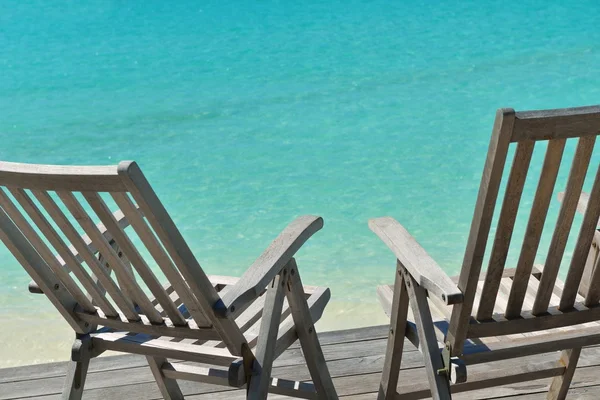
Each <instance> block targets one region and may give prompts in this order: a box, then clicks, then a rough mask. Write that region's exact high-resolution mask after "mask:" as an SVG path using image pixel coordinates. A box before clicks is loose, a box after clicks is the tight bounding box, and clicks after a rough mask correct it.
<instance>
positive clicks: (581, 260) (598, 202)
mask: <svg viewBox="0 0 600 400" xmlns="http://www.w3.org/2000/svg"><path fill="white" fill-rule="evenodd" d="M599 217H600V166H599V167H598V170H597V171H596V177H595V179H594V185H593V186H592V192H591V194H590V198H589V201H588V206H587V209H586V210H585V214H584V217H583V222H582V224H581V228H580V230H579V236H578V238H577V244H576V245H575V250H574V252H573V257H572V258H571V265H570V266H569V272H568V273H567V278H566V279H565V285H564V288H563V293H562V296H561V298H560V304H559V309H560V310H569V309H571V308H572V307H573V305H574V304H575V300H576V298H577V294H578V291H579V285H580V284H581V278H582V277H583V271H584V267H585V264H586V260H587V258H588V255H589V254H590V249H591V246H592V241H593V239H594V232H595V230H596V226H597V224H598V218H599ZM592 286H593V285H592ZM590 294H591V296H590ZM594 297H595V298H594ZM598 300H599V299H598V297H597V294H595V293H593V292H592V293H590V292H589V291H588V293H587V296H586V303H587V304H586V305H591V304H595V303H598Z"/></svg>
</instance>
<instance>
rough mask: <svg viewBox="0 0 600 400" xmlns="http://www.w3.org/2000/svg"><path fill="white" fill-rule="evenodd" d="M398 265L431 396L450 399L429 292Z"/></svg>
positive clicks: (448, 382) (435, 398)
mask: <svg viewBox="0 0 600 400" xmlns="http://www.w3.org/2000/svg"><path fill="white" fill-rule="evenodd" d="M398 265H399V267H400V269H401V271H402V275H403V276H404V282H405V287H406V291H407V292H408V297H409V302H410V306H411V308H412V311H413V314H414V317H415V323H416V325H417V332H418V335H419V350H420V351H421V353H422V354H423V361H424V362H425V371H426V372H427V379H428V381H429V386H430V388H431V397H432V398H433V400H450V399H452V395H451V394H450V381H449V379H448V378H447V377H446V376H444V375H440V374H438V370H440V369H443V368H444V365H443V362H442V357H441V355H440V349H439V347H438V342H437V338H436V336H435V330H434V329H435V327H434V325H433V319H432V318H431V310H430V309H429V303H428V302H427V293H426V292H425V289H423V288H422V287H421V286H419V284H418V283H417V281H415V280H414V278H413V277H412V276H411V275H410V273H409V272H408V271H407V270H406V269H405V268H404V267H403V266H401V265H400V263H398Z"/></svg>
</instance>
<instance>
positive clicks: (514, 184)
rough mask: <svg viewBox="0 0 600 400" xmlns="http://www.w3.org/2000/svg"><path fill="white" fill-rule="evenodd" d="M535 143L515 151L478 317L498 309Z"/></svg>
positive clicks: (531, 142) (480, 318)
mask: <svg viewBox="0 0 600 400" xmlns="http://www.w3.org/2000/svg"><path fill="white" fill-rule="evenodd" d="M534 145H535V142H533V141H524V142H519V143H518V145H517V151H516V152H515V156H514V160H513V164H512V168H511V171H510V176H509V179H508V183H507V187H506V191H505V193H504V201H503V202H502V210H501V211H500V220H499V221H500V222H499V224H498V229H497V230H496V236H495V238H494V244H493V246H492V253H491V256H490V261H489V265H488V269H487V273H486V276H485V283H484V286H483V291H482V294H481V300H480V302H479V308H478V310H477V319H479V320H486V319H489V318H491V316H492V312H493V311H494V304H495V301H496V297H497V294H498V288H499V287H500V280H501V279H502V272H503V271H504V264H505V263H506V257H507V256H508V249H509V246H510V240H511V237H512V233H513V229H514V227H515V221H516V219H517V211H518V209H519V203H520V200H521V194H522V193H523V187H524V186H525V178H526V177H527V171H528V170H529V163H530V161H531V156H532V155H533V147H534Z"/></svg>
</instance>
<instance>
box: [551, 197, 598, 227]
mask: <svg viewBox="0 0 600 400" xmlns="http://www.w3.org/2000/svg"><path fill="white" fill-rule="evenodd" d="M564 198H565V192H560V193H559V194H558V201H560V202H561V203H562V201H563V199H564ZM589 201H590V195H589V194H588V193H586V192H581V195H580V196H579V200H578V201H577V212H579V213H580V214H585V210H587V206H588V203H589ZM596 225H597V226H600V221H598V223H597V224H596Z"/></svg>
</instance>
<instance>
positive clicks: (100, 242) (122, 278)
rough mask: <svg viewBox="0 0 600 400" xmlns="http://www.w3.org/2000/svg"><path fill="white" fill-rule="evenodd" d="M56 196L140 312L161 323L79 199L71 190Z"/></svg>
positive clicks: (158, 314)
mask: <svg viewBox="0 0 600 400" xmlns="http://www.w3.org/2000/svg"><path fill="white" fill-rule="evenodd" d="M56 194H58V197H60V199H61V200H62V202H63V203H64V205H65V206H66V207H67V208H68V209H69V211H70V212H71V214H72V215H73V217H74V218H75V220H77V222H78V223H79V225H80V226H81V227H82V228H83V230H84V231H85V232H86V233H87V234H88V236H89V237H90V239H92V243H94V245H95V246H96V248H97V249H98V250H99V251H100V253H101V254H102V256H103V257H104V258H105V259H106V262H107V263H108V264H109V265H110V266H111V268H112V270H113V271H115V274H117V276H118V279H119V282H120V283H122V284H123V285H124V287H126V288H127V291H128V292H129V293H131V294H132V295H133V296H134V299H135V302H136V303H137V305H138V306H139V307H140V309H141V310H142V312H143V313H144V314H146V316H147V317H148V318H149V319H150V321H152V322H153V323H156V324H161V323H163V318H162V316H161V315H160V313H159V312H158V311H156V309H155V308H154V306H153V305H152V302H151V301H150V299H148V296H146V294H145V293H144V292H143V291H142V289H141V288H140V286H139V285H138V283H137V282H136V280H135V279H134V277H133V276H132V275H130V273H129V270H128V269H127V266H126V265H125V264H124V263H123V261H122V260H121V259H120V258H119V256H118V255H117V253H115V251H114V249H113V248H112V247H111V245H110V244H109V243H108V241H107V240H106V238H105V237H104V236H102V234H101V233H100V231H99V230H98V228H97V227H96V224H94V222H93V221H92V219H91V218H90V216H89V215H88V214H87V213H86V212H85V210H84V209H83V207H82V206H81V204H80V203H79V201H78V200H77V199H76V198H75V196H74V195H73V193H71V192H62V191H57V192H56Z"/></svg>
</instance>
